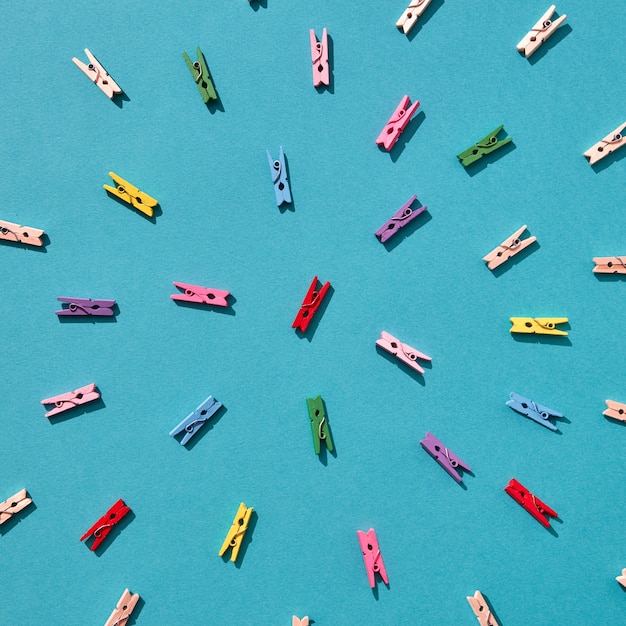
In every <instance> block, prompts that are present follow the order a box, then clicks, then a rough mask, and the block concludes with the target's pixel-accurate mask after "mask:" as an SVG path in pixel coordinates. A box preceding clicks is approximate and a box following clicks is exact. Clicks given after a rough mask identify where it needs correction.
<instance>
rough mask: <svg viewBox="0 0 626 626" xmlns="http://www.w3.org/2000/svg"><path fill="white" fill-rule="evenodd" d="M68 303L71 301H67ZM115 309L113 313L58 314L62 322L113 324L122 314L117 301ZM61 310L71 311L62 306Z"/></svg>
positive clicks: (113, 307)
mask: <svg viewBox="0 0 626 626" xmlns="http://www.w3.org/2000/svg"><path fill="white" fill-rule="evenodd" d="M64 304H68V305H69V302H65V303H64ZM111 308H112V309H113V315H68V314H65V315H58V314H57V317H58V319H59V322H61V324H84V323H89V324H95V323H96V322H97V323H98V324H113V323H116V322H117V316H118V315H119V314H120V308H119V307H118V306H117V302H116V303H115V304H114V305H113V306H112V307H111ZM59 311H69V308H61V309H59Z"/></svg>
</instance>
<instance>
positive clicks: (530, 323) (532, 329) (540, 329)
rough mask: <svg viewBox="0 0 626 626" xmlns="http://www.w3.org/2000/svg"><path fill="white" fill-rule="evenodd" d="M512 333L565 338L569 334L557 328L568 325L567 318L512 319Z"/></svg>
mask: <svg viewBox="0 0 626 626" xmlns="http://www.w3.org/2000/svg"><path fill="white" fill-rule="evenodd" d="M510 319H511V323H512V324H513V326H512V327H511V332H512V333H526V334H532V333H535V334H537V335H558V336H559V337H565V336H566V335H567V332H566V331H564V330H559V329H558V328H556V326H557V325H558V324H567V322H568V319H567V317H535V318H532V317H511V318H510Z"/></svg>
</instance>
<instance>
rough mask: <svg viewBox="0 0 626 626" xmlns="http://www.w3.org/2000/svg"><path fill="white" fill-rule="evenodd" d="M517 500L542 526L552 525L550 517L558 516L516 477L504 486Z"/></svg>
mask: <svg viewBox="0 0 626 626" xmlns="http://www.w3.org/2000/svg"><path fill="white" fill-rule="evenodd" d="M504 491H506V492H507V493H508V494H509V495H510V496H511V498H513V500H515V502H517V503H518V504H519V505H521V506H522V507H523V508H524V509H526V511H528V512H529V513H530V514H531V515H532V516H533V517H534V518H535V519H536V520H537V521H538V522H539V523H540V524H541V525H542V526H545V527H546V528H548V527H549V526H550V520H549V518H550V517H558V513H557V512H556V511H553V510H552V509H551V508H550V507H549V506H548V505H547V504H544V503H543V502H542V501H541V500H540V499H539V498H536V497H535V496H534V495H533V494H532V493H530V491H528V489H526V487H524V485H522V484H521V483H519V482H518V481H517V480H515V478H511V480H510V481H509V484H508V485H507V486H506V487H505V488H504Z"/></svg>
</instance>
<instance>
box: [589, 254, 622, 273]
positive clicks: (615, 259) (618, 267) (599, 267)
mask: <svg viewBox="0 0 626 626" xmlns="http://www.w3.org/2000/svg"><path fill="white" fill-rule="evenodd" d="M592 260H593V262H594V263H595V267H594V268H593V273H594V274H626V256H601V257H598V256H596V257H594V258H593V259H592Z"/></svg>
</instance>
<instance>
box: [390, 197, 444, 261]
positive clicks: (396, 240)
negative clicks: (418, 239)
mask: <svg viewBox="0 0 626 626" xmlns="http://www.w3.org/2000/svg"><path fill="white" fill-rule="evenodd" d="M416 204H419V202H417V203H416ZM432 219H433V216H432V215H431V214H430V213H429V212H428V211H424V212H423V213H420V214H419V215H418V216H417V217H416V218H415V219H414V220H412V221H411V222H409V223H408V224H407V225H406V226H403V227H402V228H400V229H399V230H398V232H397V233H395V234H394V236H393V237H391V239H387V241H385V242H384V243H383V246H384V247H385V250H387V252H391V251H392V250H394V249H395V248H396V247H397V246H399V245H400V244H401V243H402V242H403V241H404V239H405V238H406V237H408V236H409V235H411V234H412V233H413V232H415V231H416V230H417V229H418V228H421V227H422V226H424V225H425V224H428V222H430V220H432Z"/></svg>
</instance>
